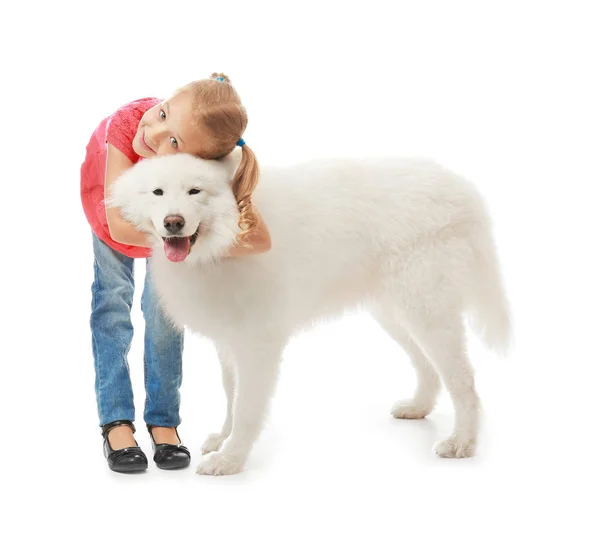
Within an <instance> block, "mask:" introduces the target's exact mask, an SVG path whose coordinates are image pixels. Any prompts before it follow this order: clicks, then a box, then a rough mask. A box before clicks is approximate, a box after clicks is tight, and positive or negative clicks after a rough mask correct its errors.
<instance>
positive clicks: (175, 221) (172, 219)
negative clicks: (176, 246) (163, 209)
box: [164, 215, 185, 234]
mask: <svg viewBox="0 0 600 533" xmlns="http://www.w3.org/2000/svg"><path fill="white" fill-rule="evenodd" d="M164 224H165V229H166V230H167V231H168V232H169V233H172V234H175V233H179V232H180V231H181V228H183V226H184V224H185V220H184V218H183V217H182V216H181V215H168V216H166V217H165V220H164Z"/></svg>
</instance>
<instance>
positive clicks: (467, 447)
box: [108, 154, 510, 475]
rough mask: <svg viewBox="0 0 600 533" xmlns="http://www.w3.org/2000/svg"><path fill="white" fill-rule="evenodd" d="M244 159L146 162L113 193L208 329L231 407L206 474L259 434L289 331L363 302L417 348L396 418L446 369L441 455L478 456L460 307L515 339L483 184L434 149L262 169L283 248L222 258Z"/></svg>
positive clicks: (275, 237)
mask: <svg viewBox="0 0 600 533" xmlns="http://www.w3.org/2000/svg"><path fill="white" fill-rule="evenodd" d="M236 165H237V161H236V159H235V158H234V157H233V156H229V157H227V158H225V160H223V161H220V162H217V161H204V160H200V159H197V158H195V157H193V156H191V155H185V154H178V155H173V156H165V157H158V158H154V159H150V160H146V161H142V162H140V163H138V164H137V165H135V166H134V167H133V168H132V169H130V170H128V171H127V172H126V173H125V174H123V176H122V177H120V178H119V179H118V180H117V181H116V183H115V184H114V186H113V188H112V189H111V195H110V198H109V200H108V203H109V205H112V206H118V207H120V208H121V211H122V213H123V215H124V216H125V218H126V219H128V220H129V221H131V222H132V223H134V224H135V225H136V226H137V227H138V228H139V229H141V230H144V231H146V232H148V233H150V234H152V235H154V236H155V237H156V242H155V245H154V248H153V255H152V260H151V275H152V278H153V281H154V283H155V285H156V288H157V290H158V292H159V294H160V296H161V300H162V303H163V305H164V309H165V311H166V313H167V314H168V315H169V316H170V317H171V318H172V320H173V321H174V323H175V324H177V325H178V326H180V327H184V326H186V327H188V328H189V329H191V330H192V331H194V332H198V333H200V334H202V335H205V336H207V337H209V338H211V339H212V340H213V341H214V342H215V345H216V347H217V350H218V353H219V358H220V361H221V364H222V370H223V384H224V388H225V392H226V394H227V416H226V419H225V422H224V424H223V428H222V430H221V431H220V433H218V434H214V435H210V436H209V437H208V439H207V440H206V442H205V443H204V446H203V450H202V451H203V453H205V454H207V455H205V456H204V457H203V460H202V462H201V463H200V465H199V466H198V469H197V472H198V473H199V474H213V475H217V474H233V473H236V472H239V471H240V470H241V469H242V468H243V466H244V463H245V462H246V459H247V457H248V454H249V453H250V450H251V448H252V446H253V443H254V442H255V440H256V438H257V437H258V435H259V433H260V430H261V426H262V422H263V419H264V417H265V414H266V411H267V408H268V404H269V401H270V398H271V396H272V395H273V392H274V388H275V383H276V381H277V375H278V369H279V364H280V360H281V356H282V352H283V350H284V348H285V346H286V343H287V342H288V340H289V339H290V337H291V336H292V335H294V334H295V333H298V332H299V331H300V330H302V329H305V328H308V327H310V326H311V324H313V323H314V322H315V321H317V320H320V319H323V318H333V317H336V316H339V315H340V314H341V313H343V312H344V311H345V310H348V309H357V308H361V309H366V310H368V311H370V312H371V313H372V314H373V316H374V317H375V319H376V320H377V321H379V323H380V324H381V325H382V326H383V328H384V329H385V331H387V332H388V333H389V334H390V335H391V337H392V338H393V339H395V340H396V341H397V342H398V344H399V345H400V346H401V348H402V349H403V350H404V351H405V352H406V353H407V354H408V355H409V356H410V358H411V360H412V363H413V365H414V367H415V370H416V372H417V375H418V386H417V389H416V392H415V394H414V397H413V398H412V399H411V400H408V401H401V402H398V403H396V404H395V405H394V406H393V408H392V414H393V415H394V416H395V417H397V418H422V417H424V416H426V415H427V414H429V413H430V412H431V411H432V409H433V407H434V405H435V402H436V397H437V396H438V393H439V391H440V377H441V380H442V381H443V383H444V384H445V386H446V387H447V389H448V391H449V393H450V395H451V398H452V402H453V404H454V408H455V411H456V420H455V427H454V431H453V432H452V434H451V435H450V436H449V437H448V438H447V439H445V440H443V441H441V442H439V443H438V444H437V445H436V447H435V451H436V453H437V454H438V455H440V456H442V457H468V456H471V455H473V453H474V452H475V447H476V442H477V432H478V410H479V400H478V397H477V393H476V392H475V388H474V379H473V371H472V368H471V366H470V364H469V360H468V358H467V355H466V349H465V327H464V323H463V318H464V317H465V316H468V317H469V318H471V319H472V320H471V323H472V324H473V325H474V327H475V329H476V331H477V332H478V333H479V334H480V336H481V338H482V339H483V341H484V342H485V343H486V344H487V345H488V346H490V347H492V348H495V349H498V350H503V349H505V348H506V347H507V345H508V342H509V337H510V322H509V315H508V310H507V302H506V300H505V296H504V294H503V288H502V281H501V276H500V272H499V267H498V262H497V258H496V252H495V246H494V243H493V239H492V235H491V231H490V221H489V218H488V215H487V213H486V209H485V206H484V204H483V201H482V199H481V197H480V195H479V194H478V192H477V190H476V189H475V188H474V187H473V186H472V185H471V184H470V183H468V182H466V181H465V180H464V179H462V178H460V177H458V176H456V175H455V174H453V173H451V172H449V171H447V170H445V169H443V168H441V167H440V166H438V165H437V164H435V163H432V162H428V161H422V160H402V159H364V160H335V161H334V160H331V161H318V162H313V163H309V164H301V165H296V166H293V167H289V168H265V169H264V170H263V172H262V177H261V183H260V185H259V186H258V188H257V189H256V191H255V194H254V195H253V203H254V205H256V206H257V209H258V211H259V212H260V213H261V215H262V217H263V218H264V220H265V223H266V224H267V226H268V227H269V230H270V233H271V239H272V249H271V250H270V251H269V252H268V253H266V254H262V255H251V256H247V257H242V258H227V259H222V258H221V256H222V254H223V252H224V251H225V250H227V249H228V248H229V247H230V246H231V245H232V244H233V242H234V239H235V237H236V235H237V233H238V232H239V228H238V214H239V213H238V210H237V206H236V202H235V199H234V197H233V194H232V191H231V186H230V180H231V178H232V176H233V173H234V170H235V168H236Z"/></svg>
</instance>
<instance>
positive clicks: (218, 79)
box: [215, 76, 225, 81]
mask: <svg viewBox="0 0 600 533" xmlns="http://www.w3.org/2000/svg"><path fill="white" fill-rule="evenodd" d="M215 79H216V80H217V81H225V78H221V76H219V77H218V78H215Z"/></svg>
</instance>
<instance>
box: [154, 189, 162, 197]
mask: <svg viewBox="0 0 600 533" xmlns="http://www.w3.org/2000/svg"><path fill="white" fill-rule="evenodd" d="M152 193H153V194H155V195H156V196H162V195H163V190H162V189H154V190H153V191H152Z"/></svg>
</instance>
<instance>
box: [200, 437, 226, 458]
mask: <svg viewBox="0 0 600 533" xmlns="http://www.w3.org/2000/svg"><path fill="white" fill-rule="evenodd" d="M226 438H227V437H224V436H223V435H222V434H221V433H211V434H210V435H209V436H208V437H206V440H205V441H204V444H203V445H202V455H206V454H207V453H210V452H216V451H218V450H219V448H220V447H221V445H222V444H223V442H225V439H226Z"/></svg>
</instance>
